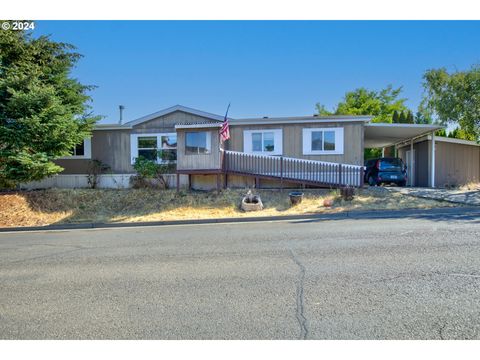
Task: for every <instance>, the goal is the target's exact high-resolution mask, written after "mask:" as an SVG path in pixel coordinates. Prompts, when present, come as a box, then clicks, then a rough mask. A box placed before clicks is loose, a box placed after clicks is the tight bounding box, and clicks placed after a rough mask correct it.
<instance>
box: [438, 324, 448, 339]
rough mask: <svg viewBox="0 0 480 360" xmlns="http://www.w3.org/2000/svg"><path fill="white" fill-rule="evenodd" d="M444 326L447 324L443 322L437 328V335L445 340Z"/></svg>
mask: <svg viewBox="0 0 480 360" xmlns="http://www.w3.org/2000/svg"><path fill="white" fill-rule="evenodd" d="M446 326H447V324H446V323H444V324H443V325H442V326H440V327H439V328H438V336H440V340H445V337H444V336H443V331H444V330H445V327H446Z"/></svg>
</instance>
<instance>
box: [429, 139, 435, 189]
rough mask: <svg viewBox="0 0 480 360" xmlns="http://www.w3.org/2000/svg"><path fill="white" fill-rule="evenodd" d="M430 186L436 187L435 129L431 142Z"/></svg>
mask: <svg viewBox="0 0 480 360" xmlns="http://www.w3.org/2000/svg"><path fill="white" fill-rule="evenodd" d="M430 146H431V148H430V153H431V154H432V155H431V156H430V161H431V163H430V187H433V188H434V187H435V131H432V141H431V143H430Z"/></svg>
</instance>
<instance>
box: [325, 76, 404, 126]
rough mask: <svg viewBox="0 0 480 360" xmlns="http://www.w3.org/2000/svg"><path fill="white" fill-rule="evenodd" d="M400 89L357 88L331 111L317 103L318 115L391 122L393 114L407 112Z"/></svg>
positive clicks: (347, 94)
mask: <svg viewBox="0 0 480 360" xmlns="http://www.w3.org/2000/svg"><path fill="white" fill-rule="evenodd" d="M401 92H402V87H399V88H396V89H394V88H393V87H392V86H391V85H389V86H387V87H386V88H385V89H382V90H380V91H376V90H368V89H365V88H358V89H355V90H353V91H349V92H347V93H346V94H345V96H344V98H343V99H342V101H340V102H339V103H338V104H337V106H336V107H335V108H334V110H333V111H331V112H330V111H328V110H327V109H326V108H325V106H324V105H322V104H320V103H317V105H316V108H317V112H318V114H319V115H372V116H373V119H372V121H373V122H386V123H391V122H392V116H393V114H394V112H395V111H396V112H397V115H398V113H401V112H403V111H408V108H407V107H406V105H405V101H406V100H407V99H404V98H400V94H401Z"/></svg>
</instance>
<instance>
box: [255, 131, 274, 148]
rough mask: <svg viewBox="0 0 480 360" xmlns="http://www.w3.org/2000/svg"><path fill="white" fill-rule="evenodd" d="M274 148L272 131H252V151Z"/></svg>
mask: <svg viewBox="0 0 480 360" xmlns="http://www.w3.org/2000/svg"><path fill="white" fill-rule="evenodd" d="M274 150H275V142H274V134H273V132H272V131H266V132H254V133H252V151H254V152H257V151H263V152H273V151H274Z"/></svg>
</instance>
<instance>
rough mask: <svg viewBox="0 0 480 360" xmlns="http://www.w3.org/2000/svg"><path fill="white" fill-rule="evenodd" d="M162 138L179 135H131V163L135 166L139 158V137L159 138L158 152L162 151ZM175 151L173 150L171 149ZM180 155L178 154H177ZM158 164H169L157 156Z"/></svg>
mask: <svg viewBox="0 0 480 360" xmlns="http://www.w3.org/2000/svg"><path fill="white" fill-rule="evenodd" d="M162 136H175V137H176V136H177V133H174V132H173V133H140V134H131V135H130V162H131V164H132V165H133V164H135V160H136V159H137V158H138V138H139V137H156V138H157V151H159V150H162ZM177 149H178V137H177ZM171 150H173V149H171ZM177 154H178V153H177ZM157 163H158V164H164V163H168V161H166V160H161V159H160V157H158V156H157Z"/></svg>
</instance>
